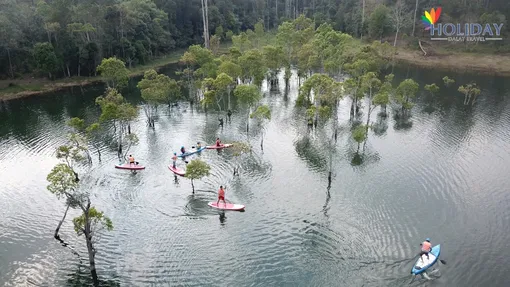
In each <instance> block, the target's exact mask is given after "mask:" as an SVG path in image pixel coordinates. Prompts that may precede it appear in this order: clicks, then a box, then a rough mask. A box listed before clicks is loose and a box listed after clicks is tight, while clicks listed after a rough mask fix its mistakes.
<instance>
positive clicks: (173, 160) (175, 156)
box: [172, 152, 177, 168]
mask: <svg viewBox="0 0 510 287" xmlns="http://www.w3.org/2000/svg"><path fill="white" fill-rule="evenodd" d="M176 161H177V153H176V152H174V155H173V156H172V166H173V168H175V162H176Z"/></svg>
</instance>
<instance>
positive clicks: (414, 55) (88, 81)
mask: <svg viewBox="0 0 510 287" xmlns="http://www.w3.org/2000/svg"><path fill="white" fill-rule="evenodd" d="M229 46H230V43H222V45H221V48H220V50H221V51H220V52H224V51H226V50H227V48H228V47H229ZM185 51H186V49H180V50H176V51H174V52H173V53H170V54H168V55H166V56H164V57H161V58H157V59H155V60H153V61H151V62H150V63H149V64H147V65H141V66H136V67H133V68H132V69H129V72H130V74H129V76H130V77H137V76H141V75H143V73H144V72H145V71H146V70H148V69H156V70H159V69H161V68H164V67H166V66H168V65H171V64H175V63H177V62H178V61H179V59H180V57H181V55H182V54H183V53H184V52H185ZM393 59H394V60H396V61H397V62H399V63H404V64H409V65H412V66H415V67H417V68H427V69H437V70H438V71H457V72H458V71H465V72H468V73H482V74H486V75H495V76H510V55H487V54H481V53H447V52H446V53H441V54H439V53H438V54H435V55H431V56H424V55H423V53H422V52H421V51H416V50H410V49H406V48H398V49H397V53H396V54H395V55H394V56H393ZM2 82H3V83H2ZM101 82H103V80H102V78H101V77H100V76H97V77H71V78H65V79H60V80H56V81H50V80H47V79H41V78H28V79H15V80H2V81H0V101H8V100H12V99H18V98H24V97H29V96H34V95H42V94H47V93H51V92H56V91H60V90H64V89H67V88H70V87H84V86H88V85H94V84H98V83H101ZM9 83H13V84H14V86H8V84H9Z"/></svg>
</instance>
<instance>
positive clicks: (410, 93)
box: [395, 79, 419, 114]
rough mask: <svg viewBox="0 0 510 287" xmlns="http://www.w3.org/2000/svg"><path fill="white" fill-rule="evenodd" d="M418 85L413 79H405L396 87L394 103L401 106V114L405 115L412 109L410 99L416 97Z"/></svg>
mask: <svg viewBox="0 0 510 287" xmlns="http://www.w3.org/2000/svg"><path fill="white" fill-rule="evenodd" d="M418 89H419V85H418V83H416V82H415V81H414V80H413V79H406V80H404V81H402V82H401V83H400V85H398V87H397V90H396V93H395V101H396V102H397V104H399V105H401V106H402V113H403V114H405V113H406V111H409V110H410V109H411V108H412V107H413V105H414V104H413V103H412V102H411V99H413V98H414V97H416V93H417V92H418Z"/></svg>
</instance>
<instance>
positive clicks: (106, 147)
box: [0, 68, 510, 286]
mask: <svg viewBox="0 0 510 287" xmlns="http://www.w3.org/2000/svg"><path fill="white" fill-rule="evenodd" d="M395 72H396V78H397V80H401V79H404V78H406V77H412V78H414V79H415V80H417V81H418V82H419V83H420V85H421V87H423V85H424V84H427V83H432V82H436V83H439V82H440V79H441V78H442V77H443V76H444V75H445V74H443V73H438V72H434V71H424V70H415V69H407V68H404V69H399V70H396V71H395ZM449 76H450V77H453V78H455V79H456V80H457V83H456V85H455V87H454V88H451V89H448V90H446V89H444V88H442V92H441V94H440V95H437V96H436V97H431V96H429V95H427V94H425V93H423V94H420V95H419V96H418V98H417V99H416V102H417V105H416V106H415V107H414V109H413V111H412V115H413V116H412V118H411V120H410V121H408V122H401V121H399V120H396V119H394V118H393V116H392V115H393V113H392V114H391V115H390V116H389V117H388V118H387V120H383V119H380V118H378V117H377V116H376V112H374V114H373V115H372V120H373V122H374V123H377V125H376V127H377V129H376V131H375V132H374V131H371V132H370V134H369V139H368V142H367V145H366V149H365V156H364V158H363V162H362V163H360V164H359V163H356V161H354V162H353V158H354V153H355V151H356V144H355V143H354V142H353V140H352V139H351V137H350V128H351V125H352V123H350V122H349V106H350V100H348V99H346V100H344V101H343V102H342V104H341V108H340V112H339V118H340V120H339V124H340V128H339V130H340V132H339V136H338V139H337V143H336V145H335V147H334V148H333V149H331V148H329V147H328V144H327V143H328V139H329V138H331V126H330V125H327V126H325V127H324V128H319V129H318V130H316V131H311V132H309V131H308V130H307V127H306V125H303V124H304V123H305V121H304V120H303V112H302V111H300V110H298V109H296V108H295V107H294V102H295V99H296V97H297V87H296V84H295V83H293V84H292V86H291V89H290V92H289V93H288V94H287V95H285V93H284V92H283V89H282V91H281V93H269V92H267V91H266V92H265V97H264V99H263V102H264V103H266V104H268V105H269V106H270V107H271V109H272V120H271V122H269V123H268V124H267V126H266V130H265V141H264V150H263V152H262V151H261V150H260V143H259V142H260V136H261V134H262V130H261V128H259V127H257V126H256V124H255V123H252V125H251V130H250V133H249V135H247V134H246V132H245V123H246V113H245V111H244V110H242V109H238V111H237V112H236V113H235V114H234V116H233V119H232V122H231V123H227V124H226V125H225V127H224V128H223V129H221V128H219V127H218V121H217V116H216V115H215V114H214V113H209V114H205V113H203V112H201V111H197V110H196V109H195V110H194V109H192V108H190V107H189V106H188V105H187V104H186V103H182V104H181V105H180V106H179V107H177V108H172V109H168V108H162V109H160V116H159V119H158V120H157V122H156V128H155V130H152V129H148V128H147V127H146V125H145V118H144V114H143V111H141V113H140V117H139V118H138V120H137V121H136V122H135V123H134V124H133V126H132V129H133V131H134V132H136V133H137V135H138V136H139V138H140V143H139V145H138V146H136V147H134V148H133V149H132V153H133V154H134V155H135V156H136V159H137V160H138V161H140V162H141V163H143V164H145V165H146V166H147V169H146V170H144V171H142V172H139V173H137V174H131V173H130V172H127V171H122V170H117V169H114V168H113V165H114V164H116V163H117V158H116V153H115V151H114V148H113V147H112V145H110V144H109V141H108V140H104V141H102V142H101V146H102V152H103V160H102V162H98V160H97V157H96V156H95V154H94V157H93V160H94V164H93V166H92V168H90V169H87V168H86V167H83V168H82V169H81V173H82V174H83V178H82V188H84V189H85V190H88V191H89V192H90V194H91V200H92V202H93V204H94V205H95V206H97V207H98V208H99V209H100V210H102V211H104V212H105V213H106V214H107V215H108V216H110V217H111V219H112V220H113V223H114V226H115V229H114V230H113V231H112V232H108V233H104V234H102V236H101V238H100V241H99V243H98V244H97V249H98V250H99V251H98V254H97V262H96V264H97V266H98V269H99V275H100V277H101V279H102V280H103V281H104V282H103V284H104V285H105V286H114V285H117V286H159V285H161V286H407V284H408V283H409V281H410V279H411V277H410V274H409V272H410V269H411V267H412V264H413V262H414V261H413V260H411V259H410V258H412V257H413V256H414V255H415V254H416V253H417V252H418V251H419V243H421V242H422V241H423V240H424V238H425V237H430V238H432V243H433V244H438V243H440V244H441V246H442V247H443V248H442V252H441V253H442V255H441V257H442V258H443V259H445V260H446V261H447V265H446V266H436V267H437V268H436V269H438V270H437V271H435V274H434V275H433V276H432V278H433V280H432V281H429V282H425V281H424V280H418V281H415V282H414V283H413V284H412V286H509V285H510V277H508V275H507V274H506V271H507V270H508V265H507V263H508V259H507V258H509V257H510V249H509V248H508V246H509V244H508V242H510V223H509V222H510V209H509V206H510V193H509V191H508V186H510V177H509V176H508V175H509V171H510V164H509V162H510V100H509V96H508V93H509V91H510V82H509V81H508V79H504V78H492V77H473V76H466V75H455V74H453V75H449ZM471 80H475V81H477V83H478V84H479V85H481V87H482V89H483V91H482V95H481V96H480V97H479V99H478V102H477V103H476V104H475V106H473V107H471V106H467V107H466V106H464V105H463V97H462V96H461V95H459V94H458V92H456V88H457V86H458V85H457V84H459V83H461V84H463V83H466V82H468V81H471ZM441 87H442V85H441ZM131 90H132V92H131V94H129V95H127V96H128V98H129V100H130V101H132V102H133V103H138V102H139V95H138V94H137V93H136V91H135V90H134V89H131ZM101 91H102V87H93V88H88V89H86V90H85V91H84V92H83V93H82V92H81V91H80V89H74V90H73V91H67V92H65V93H59V94H55V95H48V96H41V97H36V98H29V99H21V100H16V101H12V102H8V103H3V104H1V106H0V160H1V163H2V164H1V165H0V216H1V217H0V285H2V286H85V285H87V284H89V281H88V277H89V275H88V269H87V268H88V267H87V265H86V264H87V261H86V249H85V248H84V239H83V238H82V237H77V236H76V235H75V233H74V231H73V228H72V223H71V221H70V219H71V218H72V217H73V216H76V215H78V213H77V212H76V211H71V212H70V215H69V216H68V218H69V219H68V220H67V221H66V222H65V224H64V225H63V227H62V229H61V236H62V238H63V239H64V240H65V241H66V242H68V243H69V245H70V246H71V247H72V248H74V249H76V250H77V251H78V252H79V253H80V254H81V256H82V258H83V259H82V263H80V258H78V257H77V256H76V255H74V254H73V253H72V252H71V251H70V249H69V248H65V247H62V245H60V244H59V243H58V242H57V241H56V240H55V239H53V237H52V235H53V231H54V229H55V227H56V225H57V223H58V220H59V219H60V217H61V216H62V214H63V212H64V210H65V205H64V203H63V202H60V201H58V200H57V199H56V198H55V196H53V195H52V194H51V193H50V192H48V191H47V190H46V185H47V182H46V175H47V174H48V172H49V171H50V170H51V168H52V167H53V166H54V165H55V164H56V163H57V160H56V159H55V157H54V150H55V148H56V147H57V146H58V145H61V144H64V143H65V142H66V133H67V132H68V128H67V127H66V125H65V122H66V121H67V120H68V119H69V118H71V117H75V116H79V117H83V118H85V119H86V120H87V121H89V122H91V121H93V120H95V119H96V118H97V117H98V115H99V110H98V108H97V107H96V106H95V105H94V99H95V97H97V96H98V95H100V93H101ZM363 119H365V117H363ZM217 136H219V137H221V138H222V140H223V142H231V141H237V140H249V141H250V142H251V143H252V145H253V146H254V152H253V153H252V155H249V156H246V157H245V158H243V161H242V170H241V175H240V177H238V178H237V177H236V178H234V177H233V175H232V170H233V167H234V165H235V162H234V159H233V156H232V152H231V151H229V150H225V151H222V152H217V151H206V152H203V153H202V154H201V155H199V157H200V158H201V159H203V160H205V161H207V162H208V163H210V165H211V166H212V172H211V175H210V176H209V177H208V178H206V179H204V180H200V181H197V182H196V184H195V186H196V188H197V189H198V191H197V192H196V193H195V195H192V193H191V185H190V182H189V180H186V179H184V178H175V177H174V176H173V174H172V173H171V172H170V171H169V170H168V169H167V166H168V164H169V163H170V155H171V153H172V152H173V151H177V149H178V148H179V147H180V146H181V145H183V144H184V145H186V146H190V145H191V144H193V143H195V142H196V141H201V142H206V143H213V142H214V140H215V138H216V137H217ZM180 165H181V166H182V167H183V166H184V163H183V162H180ZM330 169H332V182H331V186H329V187H328V172H329V170H330ZM219 185H226V186H227V193H226V195H227V199H229V200H231V201H232V202H236V203H243V204H245V205H246V206H247V207H246V211H245V212H227V213H225V214H224V215H222V214H220V213H218V211H215V210H212V209H210V208H209V207H208V206H207V203H208V202H209V201H213V200H215V199H216V190H217V188H218V186H219Z"/></svg>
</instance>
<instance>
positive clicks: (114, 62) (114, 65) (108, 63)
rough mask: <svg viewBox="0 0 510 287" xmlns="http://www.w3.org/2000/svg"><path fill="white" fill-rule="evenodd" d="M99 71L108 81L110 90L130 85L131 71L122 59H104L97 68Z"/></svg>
mask: <svg viewBox="0 0 510 287" xmlns="http://www.w3.org/2000/svg"><path fill="white" fill-rule="evenodd" d="M97 71H98V72H99V73H100V75H101V77H103V78H104V79H105V80H106V85H107V87H108V88H113V89H120V88H122V87H125V86H127V84H128V80H129V71H128V69H127V68H126V65H125V64H124V62H123V61H122V60H120V59H117V58H115V57H112V58H105V59H103V60H102V61H101V64H100V65H99V66H97Z"/></svg>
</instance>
